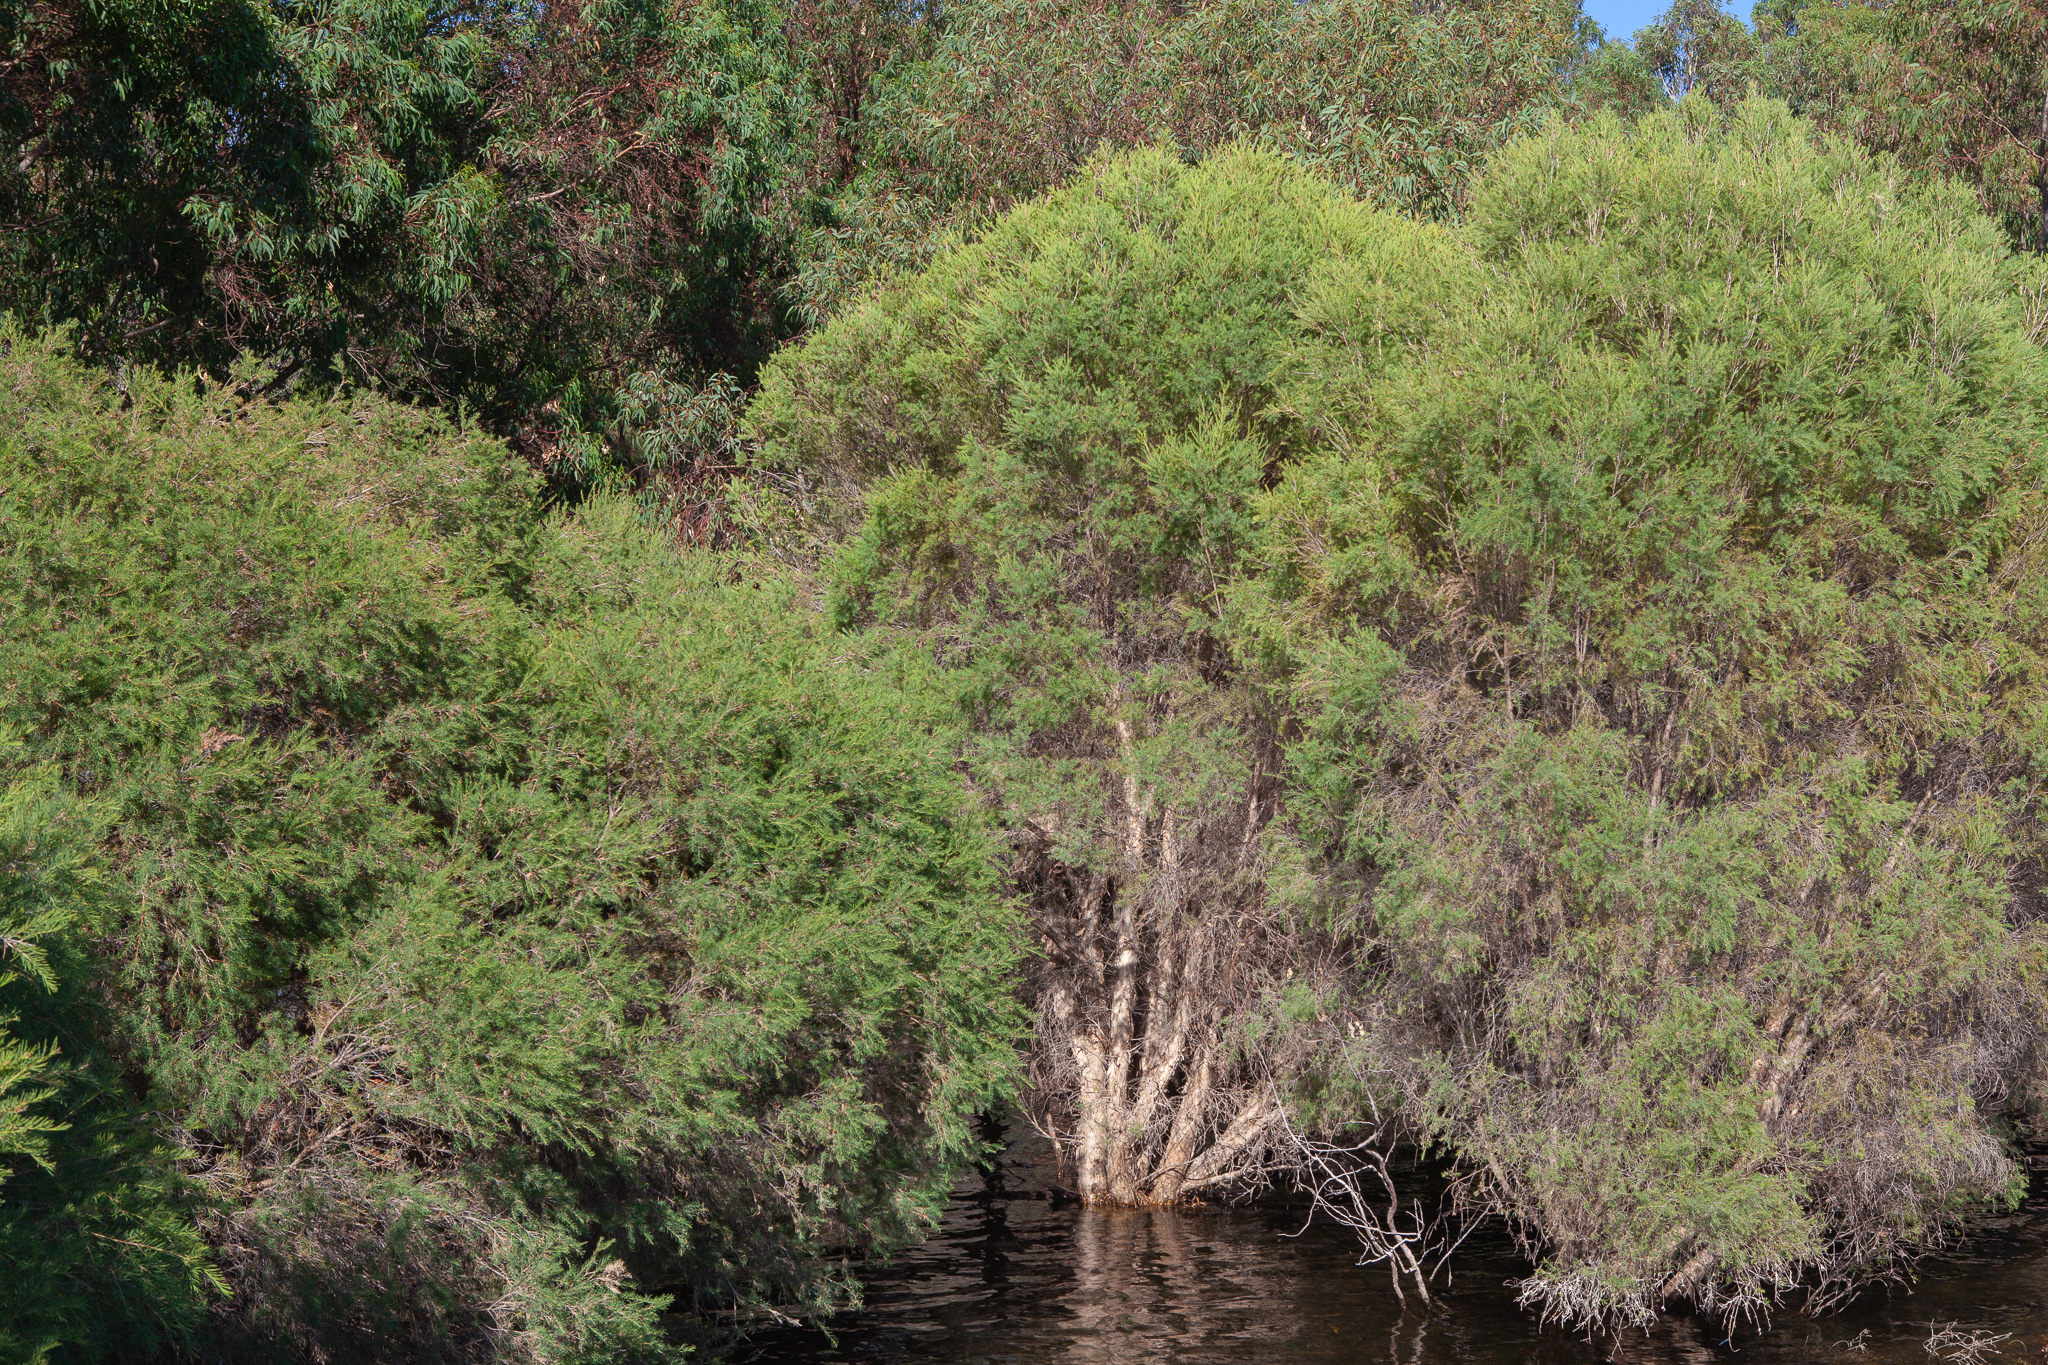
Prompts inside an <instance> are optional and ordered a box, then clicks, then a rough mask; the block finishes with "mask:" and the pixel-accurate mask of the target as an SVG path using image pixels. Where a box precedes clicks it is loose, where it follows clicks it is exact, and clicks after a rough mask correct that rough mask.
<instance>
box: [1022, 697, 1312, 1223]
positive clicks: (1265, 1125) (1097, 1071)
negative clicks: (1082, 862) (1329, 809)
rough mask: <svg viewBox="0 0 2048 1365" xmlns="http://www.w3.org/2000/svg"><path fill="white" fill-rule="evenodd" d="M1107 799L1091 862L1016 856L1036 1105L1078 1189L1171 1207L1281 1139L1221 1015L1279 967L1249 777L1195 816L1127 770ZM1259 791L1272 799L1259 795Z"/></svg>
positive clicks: (1263, 1157) (1131, 743) (1207, 1191)
mask: <svg viewBox="0 0 2048 1365" xmlns="http://www.w3.org/2000/svg"><path fill="white" fill-rule="evenodd" d="M1116 728H1117V741H1118V748H1119V750H1120V752H1121V754H1122V755H1124V756H1126V761H1125V762H1124V763H1123V764H1122V765H1121V766H1122V767H1123V770H1124V775H1123V776H1122V777H1121V779H1120V783H1119V788H1118V790H1117V791H1116V792H1115V794H1114V798H1113V800H1112V802H1111V809H1112V812H1113V814H1112V817H1111V825H1112V829H1111V830H1110V831H1108V832H1109V833H1111V834H1112V835H1113V839H1114V851H1113V853H1112V854H1111V856H1110V857H1108V858H1107V859H1105V860H1104V865H1103V866H1100V867H1098V868H1095V869H1092V870H1089V869H1083V868H1076V867H1072V866H1068V865H1065V864H1062V863H1060V862H1058V861H1056V860H1055V859H1054V858H1052V857H1051V856H1050V853H1049V851H1048V849H1047V847H1046V846H1044V845H1041V847H1039V848H1037V849H1034V850H1031V851H1030V852H1029V854H1028V855H1027V859H1026V862H1025V866H1024V868H1023V869H1022V870H1023V872H1024V876H1023V880H1024V882H1025V886H1026V890H1027V891H1028V893H1029V894H1030V895H1031V897H1032V899H1033V901H1034V908H1035V910H1036V921H1037V927H1038V931H1039V934H1040V936H1041V941H1042V947H1043V948H1044V952H1045V956H1044V959H1043V962H1042V966H1041V970H1040V972H1039V974H1038V979H1037V981H1036V982H1035V994H1036V997H1037V998H1036V1004H1037V1006H1038V1012H1039V1029H1038V1048H1037V1055H1036V1057H1035V1059H1034V1071H1035V1073H1036V1074H1035V1079H1036V1081H1037V1088H1036V1091H1035V1098H1036V1104H1035V1108H1036V1110H1037V1112H1036V1115H1035V1117H1036V1118H1037V1119H1038V1121H1039V1124H1040V1126H1041V1127H1043V1128H1045V1129H1046V1130H1047V1131H1048V1132H1049V1133H1050V1134H1051V1135H1052V1136H1053V1137H1054V1139H1055V1141H1056V1142H1057V1143H1058V1145H1059V1148H1060V1152H1061V1156H1062V1159H1063V1160H1064V1161H1066V1162H1069V1163H1071V1168H1072V1178H1073V1180H1074V1182H1075V1187H1076V1189H1077V1192H1078V1193H1079V1194H1080V1195H1081V1196H1082V1197H1083V1198H1084V1199H1086V1200H1088V1201H1089V1202H1090V1203H1105V1204H1170V1203H1176V1202H1179V1201H1182V1200H1188V1199H1197V1198H1202V1197H1205V1196H1213V1195H1216V1194H1218V1193H1222V1192H1226V1191H1228V1190H1230V1189H1231V1188H1233V1187H1242V1186H1244V1185H1246V1184H1248V1183H1251V1182H1255V1181H1257V1180H1258V1179H1259V1178H1260V1176H1261V1175H1262V1173H1263V1172H1264V1171H1265V1169H1266V1167H1267V1165H1268V1160H1267V1158H1268V1156H1269V1153H1270V1152H1271V1151H1272V1149H1273V1147H1274V1144H1275V1143H1276V1141H1277V1140H1278V1139H1279V1138H1280V1136H1281V1134H1282V1132H1283V1130H1284V1127H1285V1125H1284V1123H1283V1122H1282V1113H1281V1109H1280V1098H1279V1095H1278V1092H1277V1091H1276V1090H1275V1088H1274V1086H1273V1084H1272V1083H1271V1080H1270V1079H1269V1078H1268V1077H1267V1075H1266V1074H1265V1070H1264V1068H1263V1067H1262V1066H1261V1065H1260V1064H1259V1062H1258V1060H1257V1059H1255V1058H1251V1057H1247V1056H1246V1055H1244V1052H1243V1049H1242V1038H1241V1037H1238V1036H1235V1035H1234V1034H1233V1032H1232V1031H1231V1030H1229V1029H1228V1027H1227V1026H1228V1024H1229V1022H1230V1020H1231V1018H1232V1016H1233V1013H1234V1012H1237V1011H1241V1010H1242V1009H1243V1008H1244V1007H1245V1006H1246V1005H1247V1004H1249V1003H1252V1002H1255V1001H1257V1000H1258V999H1259V998H1260V997H1261V996H1262V995H1263V994H1264V993H1266V992H1267V991H1268V990H1270V989H1271V988H1272V987H1274V986H1275V985H1276V984H1277V982H1278V981H1279V980H1280V979H1281V975H1282V973H1284V972H1286V971H1287V970H1288V966H1287V962H1286V958H1287V957H1288V953H1287V952H1286V951H1285V948H1284V946H1283V942H1282V940H1284V937H1285V936H1284V935H1282V934H1280V933H1278V932H1277V931H1276V929H1275V927H1274V926H1273V925H1272V924H1271V923H1270V922H1268V920H1267V919H1266V918H1265V917H1264V916H1262V915H1261V914H1260V913H1259V911H1260V906H1261V895H1260V887H1259V881H1258V872H1259V866H1258V864H1259V844H1258V833H1259V829H1260V826H1261V824H1262V823H1263V819H1262V813H1261V797H1262V795H1263V794H1264V789H1263V788H1262V787H1261V786H1260V784H1259V783H1258V782H1257V781H1249V782H1247V783H1246V784H1245V786H1246V787H1248V788H1249V790H1247V791H1245V793H1244V795H1243V796H1242V798H1241V799H1240V800H1237V801H1233V802H1231V803H1230V804H1231V807H1232V809H1230V810H1228V811H1227V812H1225V813H1223V814H1221V815H1220V816H1218V815H1211V816H1210V817H1209V818H1207V819H1202V818H1199V817H1198V816H1196V815H1194V814H1191V813H1189V812H1186V811H1183V810H1181V809H1178V808H1176V807H1174V806H1172V805H1169V804H1163V803H1161V802H1160V801H1158V800H1157V799H1156V795H1157V794H1156V793H1154V792H1151V791H1147V790H1144V789H1142V788H1141V785H1140V783H1139V782H1138V780H1137V779H1136V778H1135V777H1134V776H1131V775H1130V773H1131V770H1132V769H1133V768H1134V767H1135V766H1136V765H1135V764H1134V763H1132V762H1131V761H1129V759H1128V756H1129V755H1130V754H1131V753H1132V751H1133V750H1134V748H1135V737H1134V736H1133V734H1132V732H1131V730H1130V727H1129V726H1128V724H1127V723H1119V724H1118V725H1117V727H1116ZM1267 799H1268V800H1270V797H1269V796H1268V797H1267Z"/></svg>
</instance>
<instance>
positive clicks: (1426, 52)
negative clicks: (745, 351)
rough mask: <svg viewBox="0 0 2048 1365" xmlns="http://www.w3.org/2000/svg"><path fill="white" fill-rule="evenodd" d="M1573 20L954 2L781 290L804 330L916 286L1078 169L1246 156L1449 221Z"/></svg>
mask: <svg viewBox="0 0 2048 1365" xmlns="http://www.w3.org/2000/svg"><path fill="white" fill-rule="evenodd" d="M1577 18H1578V15H1577V9H1576V6H1571V5H1558V4H1554V3H1543V4H1538V5H1532V6H1525V7H1519V8H1508V7H1502V6H1497V5H1483V4H1466V3H1444V4H1429V5H1421V6H1417V5H1403V4H1392V3H1383V2H1382V0H1318V3H1312V4H1295V3H1291V2H1290V0H1231V3H1225V4H1214V5H1198V6H1192V7H1190V6H1180V5H1172V4H1156V3H1150V2H1149V0H1148V2H1147V3H1138V4H1125V3H1104V2H1103V0H967V2H966V3H959V4H954V5H951V6H948V7H947V8H946V9H945V10H944V11H942V12H941V15H940V17H939V18H938V19H937V21H936V22H937V25H938V28H939V32H938V34H937V36H936V38H935V39H934V40H932V42H931V48H930V51H929V53H928V54H925V55H922V56H919V57H917V58H915V59H906V60H901V61H899V62H897V63H896V64H894V65H893V66H891V67H889V68H887V69H885V70H884V71H883V72H882V74H881V75H880V77H879V78H878V79H877V81H876V82H875V85H874V89H873V93H872V95H871V97H870V100H869V102H868V106H867V112H866V115H865V118H864V123H863V134H862V138H863V147H864V155H863V157H862V167H863V174H862V175H861V177H860V178H859V179H858V180H857V181H856V183H855V184H854V185H853V186H852V187H851V188H850V189H849V190H848V191H847V192H845V193H843V194H841V195H839V196H838V197H837V199H836V201H835V204H836V212H837V213H838V214H839V215H840V218H839V221H838V222H837V223H835V224H832V225H831V227H832V228H836V230H823V231H819V232H815V233H813V234H812V235H811V237H810V238H809V240H808V241H807V243H806V248H805V251H804V253H803V261H804V264H803V269H802V270H801V272H800V273H799V276H798V280H797V289H796V292H797V295H798V297H799V299H800V301H801V306H803V307H805V308H806V309H807V310H808V311H809V312H810V313H811V314H813V315H814V316H822V315H824V314H825V313H827V312H829V311H830V310H831V309H832V308H833V307H835V306H836V305H837V304H838V303H839V302H841V301H843V300H844V299H845V298H847V297H848V296H849V295H850V293H851V285H850V282H849V278H848V277H851V278H852V279H853V280H859V279H864V278H868V277H870V276H872V275H874V274H877V273H882V272H886V271H888V270H892V269H905V268H910V269H915V268H917V267H919V266H921V265H923V264H924V263H925V262H926V261H928V260H929V259H930V258H931V254H932V249H933V247H934V246H935V245H936V244H937V243H938V242H940V241H942V240H943V239H944V234H945V231H946V230H947V229H948V228H958V227H962V226H965V227H969V228H978V227H979V225H980V224H981V223H982V222H983V221H985V219H986V218H987V217H988V216H990V215H992V214H993V213H995V212H999V211H1001V210H1002V209H1004V208H1007V207H1008V206H1009V205H1011V204H1014V203H1017V202H1019V201H1020V200H1023V199H1026V198H1029V197H1030V196H1032V195H1034V194H1037V193H1040V192H1041V191H1044V190H1047V189H1050V188H1052V187H1054V186H1057V185H1060V184H1063V183H1065V182H1066V181H1067V180H1068V179H1069V178H1070V177H1071V176H1073V175H1074V174H1075V172H1076V171H1077V170H1078V168H1080V167H1081V166H1082V165H1083V163H1085V162H1086V161H1087V159H1088V158H1089V157H1090V156H1091V155H1092V154H1094V153H1095V152H1096V151H1097V150H1098V149H1106V148H1119V147H1121V148H1132V147H1142V146H1147V145H1155V144H1156V145H1160V146H1168V147H1173V148H1176V149H1178V150H1179V151H1180V152H1181V154H1182V155H1184V156H1188V157H1200V156H1206V155H1209V154H1210V153H1212V152H1213V151H1215V150H1216V149H1218V148H1219V147H1222V146H1225V145H1226V144H1229V143H1232V142H1244V143H1248V144H1250V145H1253V146H1258V147H1261V148H1264V149H1267V150H1270V151H1277V152H1282V153H1285V154H1287V155H1289V156H1292V157H1294V158H1296V159H1298V160H1300V161H1301V162H1303V163H1305V164H1308V165H1313V166H1318V167H1321V168H1323V169H1326V170H1328V171H1329V172H1330V173H1331V174H1332V175H1333V176H1335V177H1336V178H1338V179H1339V180H1341V181H1343V182H1344V183H1345V184H1346V185H1348V186H1350V187H1351V188H1352V189H1353V190H1354V191H1355V192H1356V193H1357V194H1359V195H1360V196H1361V197H1363V198H1364V199H1366V200H1367V201H1368V202H1371V203H1375V204H1380V205H1385V206H1388V207H1392V208H1397V209H1400V210H1403V211H1406V212H1411V213H1417V214H1422V215H1427V216H1446V215H1452V214H1455V213H1456V212H1457V210H1458V207H1459V205H1460V204H1461V203H1462V201H1463V196H1464V193H1465V187H1466V184H1467V182H1468V181H1469V179H1470V177H1471V175H1472V172H1473V170H1474V168H1475V167H1476V166H1477V164H1478V162H1479V160H1480V158H1481V157H1483V156H1484V155H1485V153H1486V152H1487V151H1489V150H1490V149H1492V148H1493V147H1496V146H1499V145H1500V144H1501V143H1502V142H1503V141H1505V140H1507V139H1509V138H1511V137H1513V136H1514V135H1516V134H1517V133H1520V132H1523V131H1526V130H1528V129H1530V128H1533V127H1535V126H1536V125H1537V124H1538V123H1540V122H1541V120H1542V118H1543V116H1544V114H1545V113H1546V111H1548V110H1552V109H1556V108H1560V107H1562V105H1563V103H1564V89H1563V85H1562V83H1561V81H1560V79H1559V73H1560V70H1561V68H1563V67H1564V66H1565V65H1566V63H1567V59H1568V58H1569V57H1570V56H1571V55H1572V52H1573V50H1574V43H1575V27H1574V26H1575V21H1576V20H1577Z"/></svg>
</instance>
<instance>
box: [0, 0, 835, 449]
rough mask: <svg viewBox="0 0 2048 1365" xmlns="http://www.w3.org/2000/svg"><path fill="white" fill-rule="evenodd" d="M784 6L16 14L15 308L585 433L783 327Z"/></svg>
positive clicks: (174, 350) (189, 358) (2, 108)
mask: <svg viewBox="0 0 2048 1365" xmlns="http://www.w3.org/2000/svg"><path fill="white" fill-rule="evenodd" d="M781 21H782V16H781V13H780V11H778V10H776V9H775V8H773V7H772V6H770V5H769V4H767V3H765V2H764V0H705V2H704V3H702V4H690V5H684V6H659V5H649V4H645V3H641V0H591V2H590V3H589V4H585V5H579V6H571V7H567V8H565V9H562V10H559V11H558V10H556V9H555V8H553V7H546V8H542V9H534V8H531V7H520V6H497V7H493V6H485V7H483V8H481V9H470V10H456V11H449V10H443V9H436V8H434V7H431V6H416V5H403V4H392V3H387V2H386V0H318V3H306V4H297V3H279V4H257V3H252V2H251V0H191V2H190V3H177V4H171V5H159V4H138V3H128V0H118V2H117V3H112V4H105V5H101V4H88V3H84V2H83V0H59V2H58V3H54V4H48V5H44V4H29V3H25V2H24V3H21V4H13V5H9V6H7V7H4V8H0V35H4V36H5V39H6V41H7V44H8V49H9V53H10V55H9V58H8V71H9V75H8V78H7V79H6V81H4V82H0V130H4V133H5V140H6V142H7V145H8V146H9V147H10V148H19V149H21V151H20V153H19V154H16V153H10V155H9V156H8V158H7V159H6V161H5V162H4V163H0V167H4V170H0V206H4V209H0V211H4V214H5V216H6V218H7V219H8V221H9V222H11V223H12V224H14V225H15V226H14V229H13V230H12V231H11V232H10V234H9V239H8V245H7V247H6V258H5V261H4V265H5V269H4V274H0V302H4V303H5V305H6V306H7V307H9V308H10V309H12V310H13V311H14V312H15V313H16V314H17V315H22V316H29V317H37V316H48V317H50V318H53V319H58V320H64V319H69V320H74V321H76V322H77V323H78V324H80V326H81V329H82V330H81V333H80V335H81V337H82V340H83V343H84V344H85V345H86V347H87V349H88V350H91V351H93V352H96V353H99V354H102V355H107V356H112V357H120V358H127V359H132V360H136V361H143V362H153V363H160V364H199V365H203V366H205V367H207V368H208V369H209V370H210V371H211V372H212V373H213V374H215V375H216V376H217V375H220V374H223V373H225V372H226V370H227V369H228V368H229V367H230V365H231V364H232V363H233V361H234V358H235V356H236V355H238V354H240V353H243V352H255V353H257V354H259V355H262V356H264V357H266V358H268V359H270V360H271V361H272V362H274V363H275V364H276V365H277V366H279V367H280V368H285V369H288V370H289V371H290V372H292V373H297V372H299V371H301V370H303V371H304V372H305V373H306V374H307V375H309V376H325V377H327V378H330V379H332V378H337V377H339V378H345V379H348V380H355V381H362V380H371V381H375V382H378V383H381V384H384V385H386V386H389V387H391V388H394V389H396V390H398V391H400V392H404V393H408V394H411V395H413V396H415V397H419V398H426V399H432V400H436V401H450V400H453V401H457V402H460V403H463V404H466V405H467V406H469V407H470V408H471V409H472V410H475V411H478V412H480V413H481V414H483V415H484V416H485V417H487V418H488V419H489V420H491V421H492V422H493V423H495V424H496V425H497V427H498V429H499V430H501V431H504V432H507V433H511V434H517V435H519V436H520V437H521V439H522V440H523V441H524V442H525V443H526V453H528V454H529V455H530V456H533V457H535V458H546V457H549V456H552V455H554V454H556V453H558V452H559V451H560V449H561V447H562V446H563V445H564V444H567V445H568V446H569V447H570V453H572V454H585V455H587V451H585V450H584V449H583V448H584V447H586V446H588V445H589V444H590V438H591V437H592V435H593V434H594V433H595V432H596V431H597V430H598V429H599V428H601V427H602V426H603V424H604V423H605V422H606V421H607V420H608V419H609V418H610V416H611V415H612V407H613V397H614V394H615V392H616V391H617V390H618V389H619V388H620V387H622V386H623V384H624V383H625V382H626V380H627V378H628V377H629V376H630V375H631V374H633V373H635V372H641V371H650V370H660V371H663V373H664V376H665V377H666V378H668V379H669V380H671V381H676V380H684V381H689V382H693V383H694V382H701V381H703V380H704V379H706V378H707V377H709V376H710V375H711V374H713V373H715V372H717V371H719V370H721V369H727V370H733V371H736V372H739V373H742V374H744V373H747V372H749V371H750V370H751V368H752V366H753V365H754V364H756V363H757V362H758V360H759V358H760V356H761V355H762V354H763V352H764V350H765V348H766V347H767V346H768V345H770V344H772V342H773V340H774V338H775V337H776V336H777V335H778V334H779V333H780V331H781V329H782V324H781V320H780V317H779V311H778V308H777V306H776V304H775V302H774V299H773V296H772V288H771V287H764V286H763V284H762V282H761V277H762V276H763V274H764V273H769V272H770V271H771V269H772V262H773V260H774V259H775V258H776V254H777V247H776V242H777V241H778V240H779V239H780V238H781V237H783V236H786V235H787V231H788V224H789V220H790V213H791V208H790V205H789V202H788V190H789V188H790V181H791V178H792V177H793V176H794V175H796V174H797V173H798V171H799V170H800V169H801V165H802V162H801V158H800V156H799V152H800V150H801V149H800V147H799V145H798V144H797V142H796V141H795V130H796V128H797V127H798V126H799V125H800V120H801V117H802V109H803V102H804V96H803V83H802V81H801V79H800V76H799V74H798V73H797V72H796V71H795V70H794V69H793V68H792V67H791V66H790V65H789V64H788V51H787V45H786V44H785V43H784V41H783V39H782V35H781Z"/></svg>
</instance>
